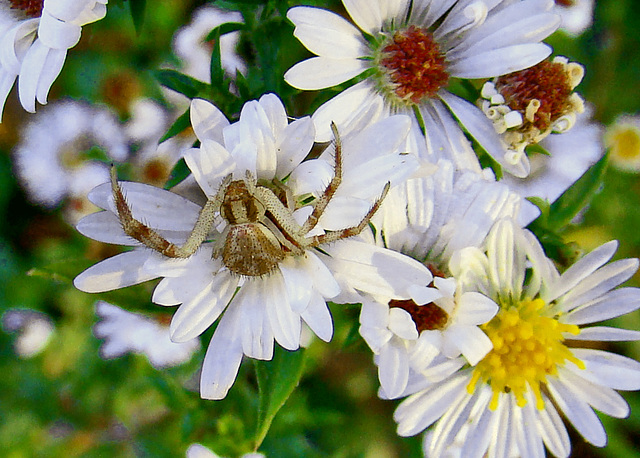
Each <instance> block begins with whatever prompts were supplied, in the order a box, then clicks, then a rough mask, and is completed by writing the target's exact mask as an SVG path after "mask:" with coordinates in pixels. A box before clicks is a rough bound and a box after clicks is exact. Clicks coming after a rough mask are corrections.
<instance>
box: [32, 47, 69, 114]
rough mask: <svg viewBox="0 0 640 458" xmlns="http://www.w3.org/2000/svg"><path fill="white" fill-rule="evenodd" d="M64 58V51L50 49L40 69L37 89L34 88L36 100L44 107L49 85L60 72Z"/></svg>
mask: <svg viewBox="0 0 640 458" xmlns="http://www.w3.org/2000/svg"><path fill="white" fill-rule="evenodd" d="M66 57H67V50H66V49H52V50H51V51H49V53H48V54H47V60H46V61H45V63H44V67H43V68H42V73H40V78H39V79H38V87H37V88H36V99H37V100H38V102H40V103H41V104H43V105H45V104H46V103H47V97H48V95H49V90H50V89H51V85H52V84H53V82H54V81H55V80H56V78H57V77H58V75H59V74H60V72H61V71H62V66H63V65H64V61H65V59H66Z"/></svg>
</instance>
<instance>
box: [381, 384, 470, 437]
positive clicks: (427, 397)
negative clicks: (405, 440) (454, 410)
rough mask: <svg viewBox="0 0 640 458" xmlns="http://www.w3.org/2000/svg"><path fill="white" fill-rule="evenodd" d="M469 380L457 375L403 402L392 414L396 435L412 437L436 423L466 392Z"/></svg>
mask: <svg viewBox="0 0 640 458" xmlns="http://www.w3.org/2000/svg"><path fill="white" fill-rule="evenodd" d="M468 382H469V378H468V377H467V376H466V375H465V374H463V375H457V376H453V377H451V378H449V379H448V380H446V381H444V382H442V383H439V384H436V385H434V386H433V387H430V388H428V389H426V390H424V391H422V392H421V393H418V394H416V395H413V396H410V397H409V398H407V399H406V400H404V401H403V402H402V403H401V404H400V405H399V406H398V408H397V409H396V411H395V412H394V414H393V418H394V420H396V422H397V423H398V435H400V436H403V437H406V436H413V435H415V434H418V433H419V432H421V431H423V430H424V429H426V428H427V427H428V426H430V425H431V424H433V423H434V422H435V421H437V420H438V419H439V418H440V417H441V416H442V415H443V414H444V413H445V412H446V411H447V410H448V409H449V408H450V406H451V405H452V404H453V403H454V402H456V400H457V399H459V398H460V397H461V396H464V394H465V392H466V384H467V383H468Z"/></svg>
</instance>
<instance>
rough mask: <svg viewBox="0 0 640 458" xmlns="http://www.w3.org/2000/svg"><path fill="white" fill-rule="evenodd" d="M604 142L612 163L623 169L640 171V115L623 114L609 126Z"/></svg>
mask: <svg viewBox="0 0 640 458" xmlns="http://www.w3.org/2000/svg"><path fill="white" fill-rule="evenodd" d="M604 143H605V146H606V147H607V148H609V157H610V158H611V164H612V165H613V166H614V167H616V168H618V169H621V170H626V171H630V172H638V171H640V116H637V115H635V116H632V115H622V116H620V117H618V118H617V119H616V120H615V121H614V123H613V124H612V125H610V126H609V127H607V131H606V132H605V134H604Z"/></svg>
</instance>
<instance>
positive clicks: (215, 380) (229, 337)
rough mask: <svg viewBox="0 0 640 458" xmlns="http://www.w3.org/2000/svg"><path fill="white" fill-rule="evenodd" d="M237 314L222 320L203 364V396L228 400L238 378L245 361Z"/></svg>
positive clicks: (201, 384) (201, 389)
mask: <svg viewBox="0 0 640 458" xmlns="http://www.w3.org/2000/svg"><path fill="white" fill-rule="evenodd" d="M238 318H239V317H238V316H237V313H236V311H232V310H230V311H229V312H228V313H225V314H224V316H223V317H222V320H220V324H219V325H218V327H217V328H216V331H215V332H214V334H213V337H212V338H211V342H210V343H209V348H208V349H207V353H206V355H205V357H204V362H203V363H202V374H201V375H200V396H201V397H202V398H203V399H216V400H217V399H224V397H225V396H226V395H227V393H228V392H229V389H230V388H231V385H233V382H234V381H235V379H236V375H237V374H238V369H239V368H240V362H241V361H242V345H241V343H240V338H239V336H238V334H239V332H238V327H239V325H240V324H239V323H237V321H238Z"/></svg>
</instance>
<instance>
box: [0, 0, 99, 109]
mask: <svg viewBox="0 0 640 458" xmlns="http://www.w3.org/2000/svg"><path fill="white" fill-rule="evenodd" d="M106 4H107V0H43V1H42V2H34V1H24V0H23V1H20V0H9V1H8V2H7V1H6V0H3V1H2V2H1V3H0V16H4V17H3V19H4V20H3V21H2V22H3V23H0V37H2V38H1V39H0V113H1V112H2V110H3V108H4V104H5V102H6V100H7V96H8V94H9V91H11V88H12V87H13V83H14V82H15V80H16V78H18V95H19V97H20V103H21V104H22V106H23V107H24V109H25V110H27V111H30V112H32V113H33V112H35V110H36V99H37V100H38V102H40V103H41V104H46V103H47V96H48V94H49V89H50V88H51V85H52V84H53V82H54V81H55V79H56V78H57V77H58V75H59V74H60V71H61V70H62V66H63V64H64V61H65V59H66V56H67V50H68V49H70V48H73V47H74V46H75V45H77V44H78V41H80V33H81V30H82V26H83V25H86V24H89V23H91V22H95V21H97V20H99V19H102V18H103V17H104V16H105V15H106V13H107V6H106ZM7 15H11V16H12V17H13V18H12V19H13V20H12V21H6V19H7V17H6V16H7Z"/></svg>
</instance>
